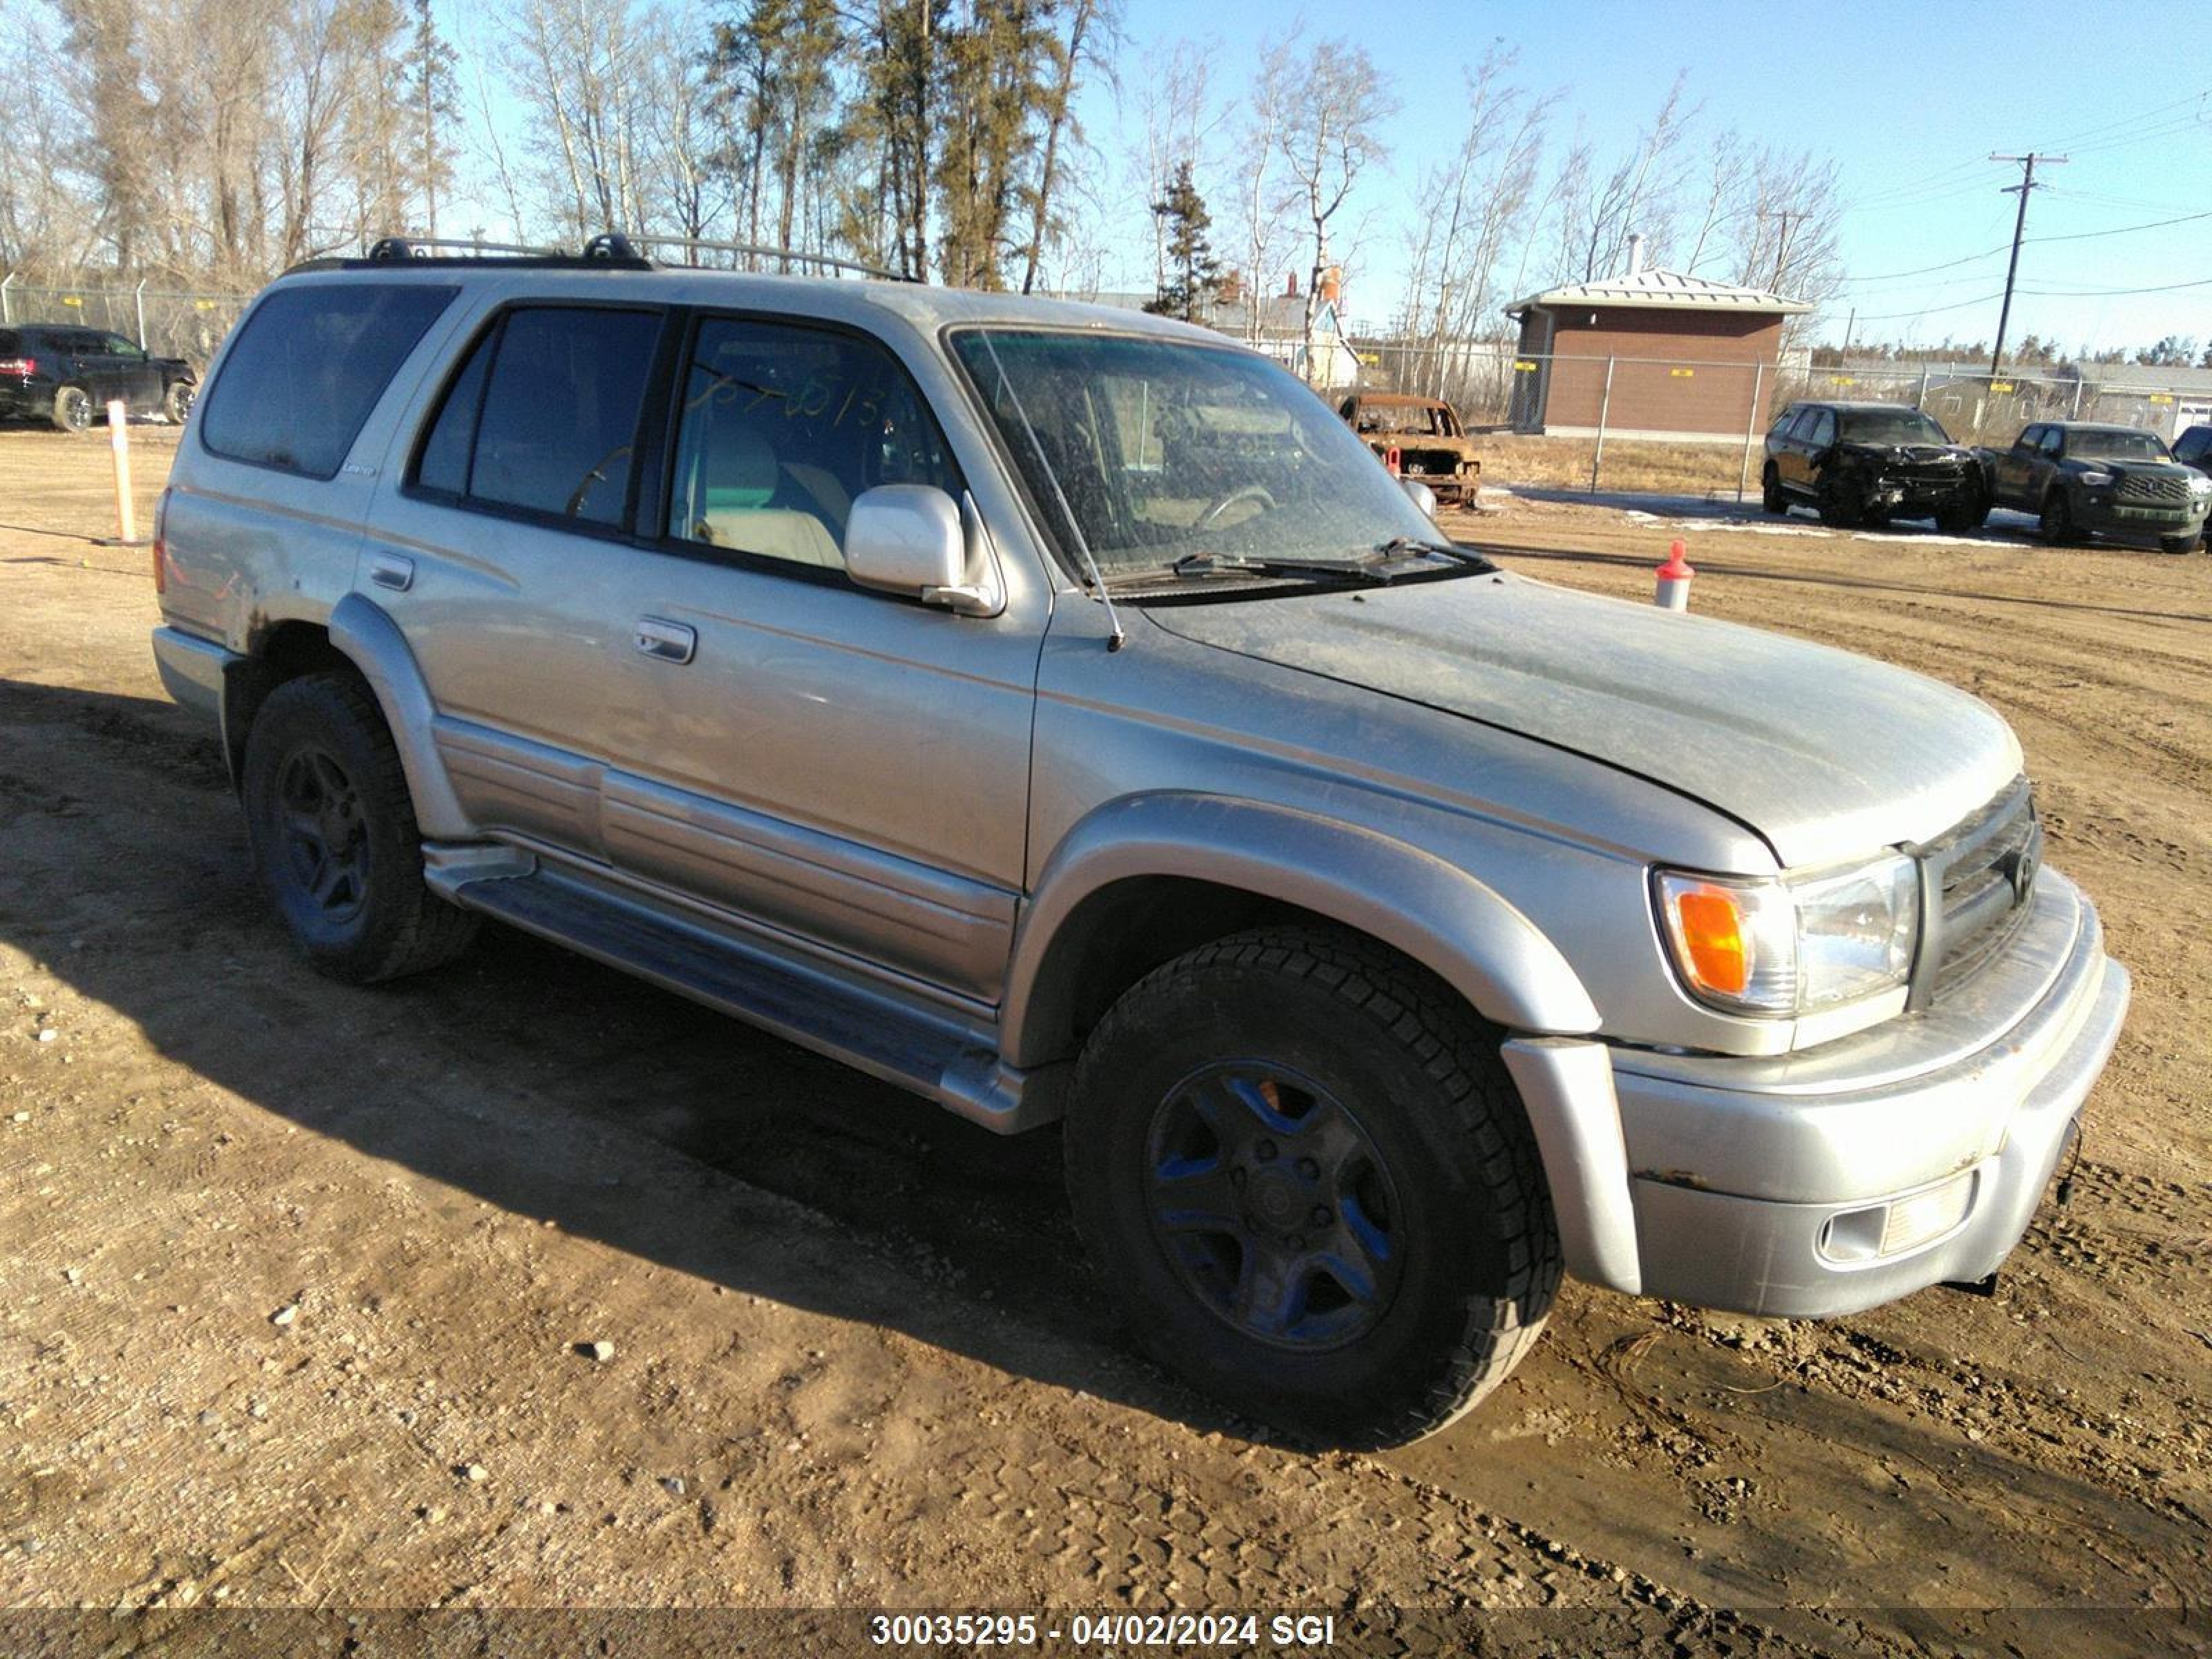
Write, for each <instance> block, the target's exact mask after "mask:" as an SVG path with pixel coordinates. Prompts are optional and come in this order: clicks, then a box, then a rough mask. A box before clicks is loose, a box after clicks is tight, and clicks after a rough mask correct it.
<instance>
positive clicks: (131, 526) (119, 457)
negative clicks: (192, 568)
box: [101, 398, 146, 547]
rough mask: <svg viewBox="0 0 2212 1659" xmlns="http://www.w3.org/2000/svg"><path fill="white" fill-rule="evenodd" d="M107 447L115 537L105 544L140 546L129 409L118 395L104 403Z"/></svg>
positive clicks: (142, 544) (111, 545)
mask: <svg viewBox="0 0 2212 1659" xmlns="http://www.w3.org/2000/svg"><path fill="white" fill-rule="evenodd" d="M107 447H108V449H109V451H110V452H111V453H112V454H113V456H114V458H115V536H114V539H112V541H106V542H103V543H102V544H101V545H102V546H105V547H143V546H145V545H146V544H145V542H144V541H143V539H141V538H140V537H139V534H138V515H137V512H136V511H134V510H133V507H132V505H131V410H130V409H129V407H128V406H127V405H125V404H124V402H123V400H122V399H121V398H116V399H114V400H112V401H111V402H110V403H109V404H108V405H107Z"/></svg>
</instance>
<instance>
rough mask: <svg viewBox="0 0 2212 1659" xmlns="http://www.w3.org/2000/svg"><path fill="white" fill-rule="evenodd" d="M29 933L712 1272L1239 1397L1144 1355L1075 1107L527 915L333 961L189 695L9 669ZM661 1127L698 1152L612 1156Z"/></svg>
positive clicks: (9, 899) (1181, 1402)
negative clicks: (914, 1072) (705, 995)
mask: <svg viewBox="0 0 2212 1659" xmlns="http://www.w3.org/2000/svg"><path fill="white" fill-rule="evenodd" d="M0 848H5V854H4V858H0V940H4V941H5V942H6V943H8V944H10V945H14V946H15V947H16V948H18V949H19V950H21V951H24V952H26V953H27V954H28V955H29V956H31V957H33V958H34V959H36V960H39V961H40V962H43V963H46V965H47V966H48V967H49V969H51V970H52V971H53V972H55V973H57V974H58V975H60V976H62V977H63V978H64V979H65V980H66V981H68V982H69V983H70V985H71V986H72V987H74V988H75V989H76V991H77V992H79V993H80V994H82V995H83V996H85V997H87V998H89V999H92V1000H95V1001H97V1002H99V1003H100V1004H103V1005H105V1006H108V1007H110V1008H112V1009H114V1010H116V1011H118V1012H120V1013H121V1014H123V1015H124V1016H125V1017H126V1018H129V1019H131V1021H133V1022H135V1023H136V1024H137V1026H138V1028H139V1029H140V1030H141V1031H143V1036H144V1040H145V1041H146V1042H148V1043H149V1044H151V1045H152V1046H153V1047H154V1048H156V1049H158V1050H159V1051H160V1052H161V1054H163V1055H165V1056H167V1058H169V1059H170V1060H174V1061H176V1062H178V1063H179V1064H181V1065H183V1066H187V1067H189V1068H190V1069H191V1071H193V1072H194V1073H197V1074H199V1075H200V1076H202V1077H204V1078H205V1079H208V1080H209V1081H210V1082H212V1083H214V1084H216V1085H218V1086H220V1087H221V1088H222V1089H224V1090H226V1091H229V1092H231V1093H233V1094H234V1095H236V1096H238V1097H240V1098H242V1099H244V1100H246V1101H248V1102H250V1103H252V1104H253V1105H254V1106H255V1107H257V1108H258V1109H262V1110H264V1111H268V1112H270V1113H273V1114H276V1115H280V1116H282V1117H283V1118H285V1119H287V1120H289V1121H292V1122H294V1123H296V1124H297V1125H299V1126H300V1127H301V1128H302V1129H306V1130H312V1131H313V1132H315V1133H319V1134H323V1135H327V1136H331V1137H335V1138H337V1139H342V1140H343V1141H346V1142H347V1143H349V1144H350V1145H352V1146H356V1147H358V1148H359V1149H360V1150H361V1151H362V1152H366V1153H368V1154H369V1155H370V1156H372V1157H374V1158H380V1159H389V1160H391V1161H392V1162H393V1163H396V1164H401V1165H404V1166H405V1167H407V1168H409V1169H411V1170H416V1171H417V1172H418V1173H420V1174H422V1175H424V1176H428V1177H430V1178H432V1179H433V1180H435V1181H437V1182H443V1183H446V1184H447V1185H450V1186H452V1187H453V1188H459V1189H461V1190H463V1191H465V1192H467V1193H469V1194H472V1195H473V1196H475V1197H477V1198H479V1199H482V1200H485V1201H486V1202H488V1203H490V1204H492V1205H494V1206H497V1207H498V1208H500V1209H502V1210H505V1211H507V1212H512V1213H513V1214H517V1215H521V1216H527V1217H531V1218H537V1219H539V1220H544V1221H550V1222H551V1223H553V1224H555V1225H557V1226H559V1227H561V1228H562V1229H564V1230H565V1231H568V1232H571V1233H574V1234H577V1235H581V1236H585V1237H593V1238H596V1239H598V1240H599V1241H601V1242H602V1243H605V1244H607V1245H609V1246H611V1247H612V1248H614V1249H618V1250H622V1251H624V1252H626V1253H628V1254H630V1255H635V1256H637V1257H639V1258H641V1259H644V1260H647V1261H653V1262H657V1263H659V1264H661V1265H664V1266H665V1267H671V1268H673V1269H676V1270H677V1271H678V1272H681V1273H687V1274H691V1275H694V1276H696V1277H697V1278H699V1279H704V1280H708V1281H711V1282H714V1283H718V1284H721V1285H726V1286H729V1287H730V1288H732V1289H733V1290H738V1291H745V1292H750V1293H751V1294H754V1295H757V1296H760V1297H767V1298H770V1299H773V1300H775V1301H777V1302H780V1303H783V1304H787V1305H792V1306H797V1307H804V1308H807V1309H810V1310H814V1311H816V1312H819V1313H823V1314H827V1315H829V1316H833V1317H836V1318H838V1319H842V1320H851V1321H860V1322H867V1323H870V1324H874V1325H878V1326H882V1327H886V1328H895V1329H897V1330H899V1331H902V1332H903V1333H905V1334H908V1335H910V1336H913V1337H915V1338H917V1339H919V1340H922V1341H925V1342H928V1343H931V1344H933V1345H936V1346H940V1347H943V1348H945V1349H948V1350H951V1351H954V1352H960V1353H963V1354H966V1355H968V1356H969V1357H971V1358H975V1359H979V1360H981V1361H983V1362H984V1363H986V1364H991V1365H994V1366H997V1367H999V1368H1000V1369H1002V1370H1008V1371H1013V1372H1018V1373H1021V1374H1024V1375H1027V1376H1032V1377H1035V1378H1036V1379H1038V1380H1041V1381H1044V1382H1048V1383H1053V1384H1055V1385H1057V1386H1060V1387H1062V1388H1065V1389H1070V1390H1074V1389H1084V1390H1087V1391H1089V1392H1091V1394H1093V1395H1100V1396H1103V1397H1108V1398H1115V1399H1119V1400H1121V1401H1124V1402H1125V1403H1127V1404H1130V1405H1133V1406H1136V1407H1139V1408H1141V1409H1143V1410H1145V1411H1147V1412H1150V1413H1155V1414H1158V1415H1161V1416H1164V1417H1169V1418H1173V1419H1178V1420H1181V1421H1184V1422H1186V1423H1189V1424H1192V1425H1196V1426H1200V1427H1203V1428H1224V1429H1229V1430H1231V1431H1234V1430H1236V1429H1237V1427H1238V1425H1237V1422H1236V1420H1235V1419H1233V1418H1231V1417H1229V1416H1227V1415H1225V1414H1224V1413H1219V1412H1218V1411H1216V1410H1215V1409H1214V1408H1212V1407H1210V1406H1209V1405H1208V1404H1207V1403H1206V1402H1205V1401H1202V1400H1201V1399H1200V1398H1199V1397H1197V1396H1196V1395H1192V1394H1190V1393H1189V1392H1188V1391H1187V1390H1184V1389H1182V1388H1180V1387H1179V1386H1178V1385H1177V1384H1176V1383H1173V1382H1171V1381H1170V1380H1169V1379H1167V1378H1166V1377H1165V1376H1163V1375H1162V1374H1161V1373H1159V1372H1158V1371H1156V1370H1153V1369H1152V1367H1151V1366H1149V1365H1148V1364H1145V1363H1144V1362H1142V1361H1141V1360H1139V1359H1137V1358H1134V1357H1133V1356H1132V1354H1131V1353H1130V1352H1129V1350H1128V1347H1127V1342H1126V1339H1125V1337H1124V1335H1123V1334H1122V1333H1121V1331H1120V1330H1119V1328H1117V1326H1116V1323H1115V1320H1114V1318H1113V1316H1111V1314H1110V1313H1109V1311H1108V1310H1106V1309H1105V1308H1104V1306H1103V1304H1102V1302H1101V1299H1100V1298H1099V1297H1097V1295H1096V1294H1095V1292H1094V1289H1093V1286H1092V1283H1091V1279H1090V1278H1089V1276H1088V1269H1087V1267H1086V1266H1085V1262H1084V1261H1083V1257H1082V1254H1081V1250H1080V1248H1079V1244H1078V1243H1077V1240H1076V1238H1075V1237H1074V1234H1073V1226H1072V1224H1071V1223H1070V1220H1069V1218H1068V1212H1067V1208H1066V1200H1065V1199H1064V1197H1063V1195H1062V1188H1061V1178H1060V1139H1059V1135H1058V1133H1057V1132H1056V1131H1052V1130H1047V1131H1044V1132H1041V1133H1036V1134H1031V1135H1026V1136H1022V1137H1018V1138H1013V1139H1008V1138H1005V1137H1000V1136H997V1135H994V1134H991V1133H988V1132H987V1131H985V1130H983V1129H981V1128H978V1127H974V1126H972V1125H969V1124H967V1123H965V1122H963V1121H960V1120H958V1119H957V1118H954V1117H952V1116H951V1115H948V1114H946V1113H944V1112H942V1111H939V1109H936V1108H934V1107H933V1106H932V1105H930V1104H929V1103H927V1102H924V1101H921V1100H919V1099H917V1098H915V1097H912V1096H909V1095H908V1094H906V1093H905V1092H903V1091H899V1090H896V1089H893V1088H891V1087H890V1086H889V1085H884V1084H881V1083H878V1082H877V1081H875V1080H874V1079H870V1078H867V1077H866V1076H863V1075H862V1074H860V1073H857V1072H854V1071H853V1070H851V1069H849V1068H848V1067H846V1066H842V1065H839V1064H837V1063H836V1062H834V1061H830V1060H824V1059H822V1058H820V1057H818V1056H817V1055H814V1054H810V1053H808V1052H806V1051H805V1050H803V1049H800V1048H796V1047H794V1046H793V1045H791V1044H789V1043H787V1042H782V1041H781V1040H779V1039H776V1038H774V1037H771V1036H767V1035H765V1034H763V1033H762V1032H759V1031H757V1030H753V1029H752V1028H750V1027H749V1026H746V1025H744V1024H740V1023H738V1022H737V1021H735V1020H732V1019H729V1018H724V1017H722V1016H720V1015H719V1014H716V1013H714V1012H710V1011H708V1010H707V1009H704V1008H702V1007H699V1006H696V1005H694V1004H692V1003H690V1002H688V1001H685V1000H683V999H681V998H678V997H676V996H674V995H672V994H668V993H665V992H662V991H659V990H658V989H655V988H654V987H651V986H647V985H645V984H643V983H641V982H640V981H636V980H634V979H632V978H630V977H629V976H628V975H623V974H620V973H617V972H616V971H614V970H612V969H605V968H602V967H599V966H598V965H597V964H595V963H590V962H586V961H585V960H583V959H582V958H580V957H575V956H574V955H572V954H570V953H568V952H567V951H562V950H560V949H558V948H556V947H554V946H552V945H546V944H544V943H541V942H540V941H538V940H536V939H532V938H530V937H528V936H526V935H524V934H521V933H516V932H513V931H511V930H508V929H507V928H504V927H496V926H493V927H487V928H486V929H485V931H484V933H483V936H482V937H481V938H480V939H479V940H478V941H477V944H476V945H475V946H474V947H473V948H472V949H471V951H470V952H469V954H468V955H467V956H465V957H464V958H463V959H461V960H460V961H459V962H458V963H453V964H452V965H451V966H449V967H447V968H445V969H440V970H438V971H436V972H435V973H431V974H428V975H420V976H417V977H416V978H412V979H409V980H405V981H398V982H396V983H393V984H391V985H386V986H379V987H369V988H356V987H346V986H341V985H337V984H334V983H332V982H330V981H325V980H323V979H321V978H320V977H319V976H318V975H315V974H314V973H313V971H312V970H310V969H308V968H307V966H306V965H305V964H304V963H301V961H300V960H299V959H298V958H296V957H295V956H293V955H292V953H291V951H289V948H288V947H287V945H286V944H285V942H284V940H283V938H282V936H281V934H280V933H278V931H277V929H276V927H275V925H274V924H273V922H271V921H270V920H269V918H268V912H267V908H266V906H265V905H264V902H263V901H262V898H261V896H260V893H259V891H258V889H257V887H256V886H255V885H254V883H253V880H252V875H251V872H250V868H249V865H248V860H247V855H246V848H245V842H244V836H243V833H242V829H241V826H240V822H239V813H238V807H237V804H236V801H235V799H234V796H233V795H232V793H231V791H230V790H229V788H228V784H227V782H226V780H225V778H224V775H223V771H222V758H221V755H220V752H219V750H218V749H217V747H216V744H215V743H214V742H213V741H212V739H211V738H209V737H208V735H207V734H206V733H205V732H204V730H203V729H202V727H201V726H199V725H198V723H197V722H196V721H193V720H191V719H190V718H189V717H187V716H185V715H184V714H183V713H182V711H180V710H178V709H176V708H172V707H171V706H170V705H168V704H167V703H164V702H156V701H153V700H149V699H144V698H138V697H131V696H116V695H113V694H110V693H106V692H99V691H89V690H77V689H72V688H68V687H60V686H52V685H43V684H27V683H24V682H21V681H13V680H8V679H0ZM633 1137H645V1138H649V1139H651V1140H652V1141H653V1142H654V1143H657V1145H658V1147H659V1148H661V1149H667V1148H672V1149H674V1151H675V1152H678V1153H680V1154H682V1155H683V1158H685V1159H689V1160H691V1161H692V1162H693V1164H695V1165H696V1167H697V1169H698V1179H697V1180H696V1182H694V1181H690V1180H689V1179H686V1178H684V1177H681V1176H679V1177H678V1178H677V1179H676V1180H675V1181H674V1182H673V1183H672V1185H671V1182H668V1181H666V1180H662V1181H660V1182H658V1184H657V1185H656V1184H654V1183H653V1182H651V1181H649V1180H647V1178H645V1177H641V1176H639V1175H638V1174H637V1173H636V1172H635V1169H633V1170H632V1171H631V1172H630V1173H629V1174H622V1173H620V1172H619V1171H617V1172H614V1173H611V1172H610V1165H611V1164H613V1165H618V1164H625V1163H627V1164H630V1165H635V1164H637V1163H638V1160H637V1159H636V1158H628V1159H624V1158H620V1157H613V1158H611V1157H610V1153H609V1150H608V1149H609V1148H610V1146H616V1147H617V1151H619V1150H620V1146H621V1144H622V1143H624V1142H626V1141H628V1140H629V1138H633ZM655 1157H656V1158H657V1159H658V1161H659V1163H660V1164H662V1165H664V1166H665V1165H667V1164H671V1163H674V1164H678V1166H679V1167H680V1165H681V1163H682V1160H680V1159H678V1160H671V1159H669V1158H667V1157H666V1156H665V1152H657V1153H656V1154H655ZM653 1161H654V1159H653V1158H648V1159H647V1164H651V1163H653ZM717 1176H722V1177H728V1179H718V1178H715V1177H717ZM738 1183H742V1184H738ZM747 1188H751V1189H755V1192H754V1194H753V1196H751V1197H749V1196H748V1194H747V1191H746V1189H747ZM758 1194H774V1195H775V1196H774V1198H772V1199H769V1200H761V1199H759V1197H758ZM777 1200H785V1201H781V1202H779V1201H777ZM794 1205H795V1206H799V1208H800V1209H801V1210H803V1211H804V1212H805V1213H804V1214H801V1215H798V1216H796V1217H794V1215H793V1206H794ZM794 1223H795V1224H796V1225H794Z"/></svg>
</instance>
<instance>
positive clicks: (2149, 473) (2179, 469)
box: [2066, 455, 2197, 485]
mask: <svg viewBox="0 0 2212 1659" xmlns="http://www.w3.org/2000/svg"><path fill="white" fill-rule="evenodd" d="M2066 464H2067V465H2069V466H2070V467H2072V468H2073V469H2074V470H2075V471H2077V472H2109V473H2111V474H2112V476H2113V477H2115V478H2177V479H2179V480H2180V482H2181V483H2183V484H2184V485H2186V484H2187V483H2189V480H2190V479H2191V477H2193V476H2194V475H2195V473H2196V471H2197V469H2196V468H2195V467H2193V466H2184V465H2182V464H2181V463H2180V462H2179V461H2100V460H2099V459H2097V458H2096V457H2095V456H2093V455H2079V456H2076V455H2069V456H2068V457H2067V458H2066Z"/></svg>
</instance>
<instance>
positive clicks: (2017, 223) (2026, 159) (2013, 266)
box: [1990, 150, 2066, 375]
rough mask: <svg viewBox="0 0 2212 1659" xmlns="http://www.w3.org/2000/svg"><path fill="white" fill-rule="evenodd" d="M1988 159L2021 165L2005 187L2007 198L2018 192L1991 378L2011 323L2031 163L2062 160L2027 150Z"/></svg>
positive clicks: (2031, 180)
mask: <svg viewBox="0 0 2212 1659" xmlns="http://www.w3.org/2000/svg"><path fill="white" fill-rule="evenodd" d="M1990 160H1991V161H2017V162H2019V163H2020V166H2021V173H2020V182H2019V183H2018V184H2016V185H2006V186H2005V194H2007V195H2008V196H2009V195H2011V194H2012V193H2013V192H2014V191H2019V192H2020V213H2019V216H2017V217H2016V218H2015V219H2014V220H2013V222H2012V258H2011V260H2010V262H2009V263H2008V264H2006V266H2005V285H2004V304H2003V305H2002V307H2000V308H1999V309H1998V311H1997V343H1996V346H1995V347H1993V348H1992V349H1991V350H1990V374H1992V375H1994V374H1996V372H1997V369H1998V367H1999V366H2000V365H2001V364H2002V362H2003V361H2004V337H2005V325H2007V324H2008V323H2009V322H2010V321H2011V320H2012V285H2013V280H2014V278H2015V277H2016V276H2019V275H2020V242H2021V236H2022V234H2025V233H2026V231H2027V193H2028V191H2032V190H2033V189H2034V188H2035V164H2036V163H2037V162H2038V161H2042V162H2044V163H2045V164H2047V165H2049V166H2051V167H2058V166H2062V165H2063V164H2064V162H2065V161H2066V158H2065V157H2064V156H2063V155H2037V154H2036V153H2035V152H2034V151H2033V150H2031V151H2029V152H2028V153H2027V155H1996V154H1994V153H1993V154H1992V155H1990Z"/></svg>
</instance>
